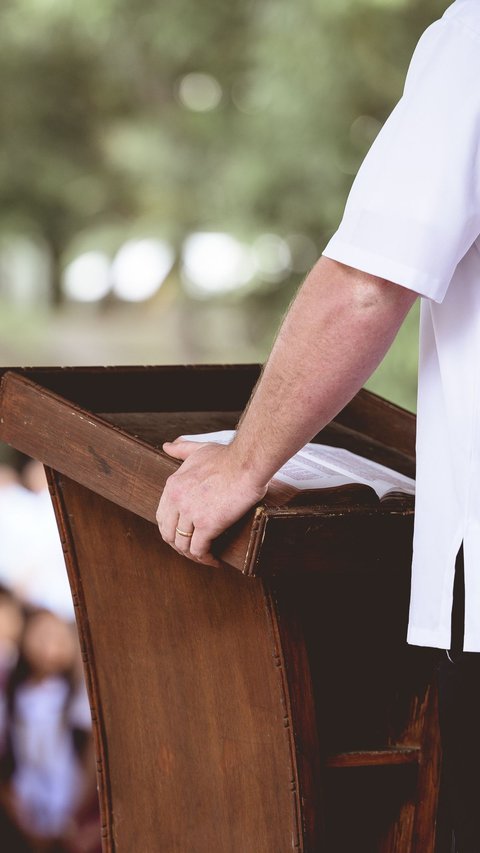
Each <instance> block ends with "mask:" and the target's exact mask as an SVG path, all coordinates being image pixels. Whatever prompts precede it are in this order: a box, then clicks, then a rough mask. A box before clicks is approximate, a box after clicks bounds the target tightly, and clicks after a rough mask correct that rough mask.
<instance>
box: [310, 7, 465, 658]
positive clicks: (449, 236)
mask: <svg viewBox="0 0 480 853" xmlns="http://www.w3.org/2000/svg"><path fill="white" fill-rule="evenodd" d="M479 235H480V0H456V2H454V3H452V5H451V6H449V7H448V9H447V10H446V12H445V14H444V15H443V17H442V18H440V20H438V21H435V23H433V24H432V25H431V26H430V27H428V29H427V30H426V31H425V32H424V33H423V35H422V37H421V38H420V41H419V42H418V45H417V47H416V49H415V52H414V54H413V57H412V60H411V63H410V67H409V69H408V74H407V78H406V82H405V88H404V92H403V95H402V98H401V99H400V101H399V102H398V104H397V105H396V107H395V108H394V110H393V112H392V113H391V115H390V116H389V118H388V119H387V121H386V123H385V125H384V126H383V128H382V130H381V131H380V133H379V135H378V136H377V138H376V140H375V142H374V143H373V145H372V147H371V149H370V151H369V152H368V154H367V156H366V158H365V160H364V162H363V163H362V166H361V168H360V170H359V172H358V174H357V177H356V179H355V181H354V183H353V186H352V189H351V191H350V194H349V197H348V200H347V204H346V208H345V213H344V216H343V219H342V222H341V224H340V226H339V228H338V230H337V231H336V233H335V234H334V235H333V237H332V239H331V240H330V242H329V243H328V245H327V246H326V248H325V250H324V252H323V254H325V255H327V256H328V257H330V258H333V259H335V260H337V261H340V262H342V263H345V264H348V265H349V266H352V267H356V268H358V269H360V270H363V271H365V272H369V273H371V274H373V275H376V276H380V277H381V278H384V279H388V280H389V281H392V282H394V283H397V284H400V285H403V286H404V287H407V288H410V289H412V290H414V291H416V292H417V293H419V294H420V295H421V296H422V297H423V298H422V300H421V311H420V359H419V384H418V409H417V441H416V452H417V490H416V508H415V525H414V539H413V564H412V590H411V600H410V618H409V626H408V635H407V640H408V642H409V643H412V644H415V645H420V646H433V647H438V648H449V646H450V633H451V611H452V600H453V580H454V572H455V558H456V555H457V552H458V549H459V547H460V545H461V543H462V540H463V543H464V560H465V638H464V649H465V650H466V651H476V652H480V237H479Z"/></svg>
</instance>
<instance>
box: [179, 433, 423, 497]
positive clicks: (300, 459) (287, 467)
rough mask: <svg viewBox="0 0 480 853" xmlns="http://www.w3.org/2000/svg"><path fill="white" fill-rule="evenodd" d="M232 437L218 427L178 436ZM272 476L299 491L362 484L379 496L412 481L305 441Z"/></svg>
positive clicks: (406, 488) (221, 440) (225, 440)
mask: <svg viewBox="0 0 480 853" xmlns="http://www.w3.org/2000/svg"><path fill="white" fill-rule="evenodd" d="M234 436H235V430H220V431H218V432H209V433H203V434H202V435H183V436H182V438H184V439H186V440H188V441H199V442H216V443H218V444H230V442H231V441H232V440H233V438H234ZM274 479H275V480H280V482H283V483H287V484H288V485H290V486H293V487H294V488H296V489H299V490H301V489H325V488H331V487H333V486H343V485H347V484H349V483H362V484H364V485H366V486H370V487H371V488H373V489H374V490H375V492H376V493H377V495H378V497H379V498H382V497H383V496H384V495H385V494H386V493H387V492H390V491H400V492H405V493H406V494H409V495H413V494H415V480H413V479H412V478H411V477H406V476H405V475H404V474H400V472H399V471H394V470H393V469H392V468H387V467H386V466H385V465H380V463H378V462H373V461H372V460H371V459H367V458H366V457H365V456H359V455H358V454H357V453H352V452H351V451H350V450H345V449H344V448H343V447H332V446H331V445H329V444H314V443H309V444H306V445H305V447H302V449H301V450H299V451H298V453H296V454H295V455H294V456H292V458H291V459H289V460H288V462H286V463H285V464H284V465H282V467H281V468H280V470H279V471H277V473H276V474H275V476H274Z"/></svg>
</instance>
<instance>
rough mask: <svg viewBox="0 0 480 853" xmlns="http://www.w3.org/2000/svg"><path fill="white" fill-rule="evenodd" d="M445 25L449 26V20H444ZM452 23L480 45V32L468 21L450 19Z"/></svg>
mask: <svg viewBox="0 0 480 853" xmlns="http://www.w3.org/2000/svg"><path fill="white" fill-rule="evenodd" d="M444 23H445V25H448V21H447V20H444ZM450 23H451V24H455V25H456V26H457V27H460V29H462V30H463V31H464V32H465V33H467V35H469V36H470V37H471V38H472V39H473V40H474V41H475V42H477V43H480V30H477V29H476V28H475V27H472V26H471V25H470V24H468V23H467V22H466V21H464V20H462V18H450Z"/></svg>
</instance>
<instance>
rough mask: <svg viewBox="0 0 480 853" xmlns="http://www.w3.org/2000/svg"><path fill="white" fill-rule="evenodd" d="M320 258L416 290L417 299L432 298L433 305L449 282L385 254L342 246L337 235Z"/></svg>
mask: <svg viewBox="0 0 480 853" xmlns="http://www.w3.org/2000/svg"><path fill="white" fill-rule="evenodd" d="M322 255H325V256H326V257H327V258H331V259H332V260H334V261H339V262H340V263H344V264H346V265H347V266H351V267H354V268H355V269H359V270H362V272H367V273H370V275H376V276H378V277H379V278H384V279H387V280H388V281H391V282H393V283H394V284H399V285H401V286H402V287H406V288H407V290H413V291H415V293H418V294H419V296H424V297H426V298H427V299H432V300H433V301H434V302H442V301H443V298H444V296H445V293H446V291H447V287H448V284H449V282H442V281H441V280H440V279H438V278H435V277H433V276H429V275H428V273H425V272H422V271H421V270H417V269H415V268H413V267H409V266H407V265H406V264H402V263H399V262H398V261H395V260H392V259H391V258H387V257H385V256H384V255H378V254H376V253H375V252H369V251H367V250H366V249H363V248H362V247H360V246H354V245H353V244H351V243H345V242H344V241H343V240H341V239H339V238H337V236H336V234H334V235H333V237H332V238H331V240H330V241H329V243H327V245H326V247H325V249H324V250H323V252H322Z"/></svg>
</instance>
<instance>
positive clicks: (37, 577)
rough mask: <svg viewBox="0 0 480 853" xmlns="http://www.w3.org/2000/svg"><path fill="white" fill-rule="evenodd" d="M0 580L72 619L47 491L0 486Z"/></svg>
mask: <svg viewBox="0 0 480 853" xmlns="http://www.w3.org/2000/svg"><path fill="white" fill-rule="evenodd" d="M0 583H2V584H4V585H5V586H6V587H7V588H8V589H10V590H12V591H13V592H14V593H15V594H16V595H17V596H18V597H19V598H20V599H21V600H22V601H25V602H27V603H28V604H31V605H33V606H34V607H46V608H47V609H48V610H51V611H52V612H53V613H56V614H57V615H58V616H60V618H61V619H67V620H69V621H70V620H73V618H74V608H73V602H72V594H71V592H70V586H69V583H68V577H67V572H66V568H65V559H64V556H63V550H62V544H61V541H60V537H59V534H58V528H57V524H56V521H55V514H54V511H53V506H52V501H51V499H50V495H49V493H48V489H45V490H43V491H42V492H38V493H34V492H30V491H29V490H28V489H25V488H24V487H23V486H21V485H20V484H18V483H10V484H8V485H6V486H3V487H0Z"/></svg>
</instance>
